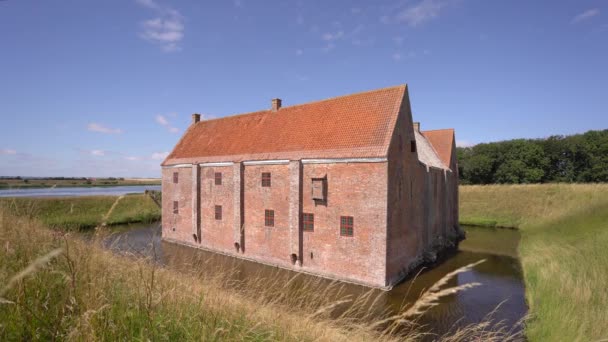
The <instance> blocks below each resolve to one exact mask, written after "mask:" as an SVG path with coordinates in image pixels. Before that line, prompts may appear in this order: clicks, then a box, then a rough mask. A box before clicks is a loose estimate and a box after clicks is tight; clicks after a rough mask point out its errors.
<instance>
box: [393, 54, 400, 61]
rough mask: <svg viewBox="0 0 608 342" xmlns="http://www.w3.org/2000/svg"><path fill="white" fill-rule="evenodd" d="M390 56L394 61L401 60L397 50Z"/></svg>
mask: <svg viewBox="0 0 608 342" xmlns="http://www.w3.org/2000/svg"><path fill="white" fill-rule="evenodd" d="M392 57H393V60H394V61H400V60H401V54H400V53H398V52H397V53H394V54H393V56H392Z"/></svg>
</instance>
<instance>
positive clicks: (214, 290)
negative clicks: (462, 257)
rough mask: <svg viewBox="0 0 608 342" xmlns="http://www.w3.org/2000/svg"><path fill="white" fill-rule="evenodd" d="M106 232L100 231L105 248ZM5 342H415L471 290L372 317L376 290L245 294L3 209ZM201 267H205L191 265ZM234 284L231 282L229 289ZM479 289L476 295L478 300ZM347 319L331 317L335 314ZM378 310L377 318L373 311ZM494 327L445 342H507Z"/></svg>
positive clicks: (290, 284) (275, 287)
mask: <svg viewBox="0 0 608 342" xmlns="http://www.w3.org/2000/svg"><path fill="white" fill-rule="evenodd" d="M104 231H105V229H103V228H99V229H97V230H96V232H97V233H96V234H98V235H97V237H98V238H97V240H96V241H101V238H102V237H103V233H104ZM0 260H2V262H1V263H0V317H2V320H1V321H0V340H3V341H12V340H40V341H42V340H44V341H47V340H77V341H91V340H107V341H115V340H123V341H124V340H140V341H144V340H152V341H156V340H163V341H165V340H176V341H186V340H187V341H191V340H195V341H201V340H203V341H225V340H239V341H240V340H247V341H268V340H270V341H274V340H282V341H414V340H420V338H421V337H422V336H421V334H420V333H419V332H418V330H417V327H416V325H415V324H414V322H415V319H416V318H417V317H418V316H419V315H420V314H421V313H424V311H425V310H426V309H428V307H429V306H431V305H434V304H435V303H437V302H438V300H439V299H441V298H442V297H445V296H450V295H454V293H456V292H458V291H461V290H463V289H467V288H469V287H472V285H466V284H460V285H459V286H458V287H456V288H450V287H448V285H446V284H447V283H448V282H449V280H450V279H451V278H452V277H454V276H455V275H456V274H451V275H446V277H444V278H443V279H441V280H440V281H439V282H438V283H437V284H436V285H435V286H433V287H431V288H430V289H429V291H428V292H426V293H424V294H422V296H421V298H420V299H419V300H418V301H417V302H416V303H413V304H408V306H404V308H403V310H402V312H400V313H399V314H397V315H394V316H390V317H389V316H387V315H386V314H382V313H378V312H377V311H376V310H373V307H374V303H376V302H377V301H378V300H380V301H381V300H382V296H381V295H378V296H377V295H375V294H374V293H375V292H373V291H369V292H367V293H366V294H364V295H362V296H361V297H358V298H350V297H343V299H342V300H339V301H335V302H330V301H329V299H328V298H339V296H338V295H339V294H340V293H342V287H341V286H340V285H339V283H338V282H335V283H333V284H331V285H327V284H326V283H325V282H321V281H319V280H315V279H314V278H311V280H310V281H307V282H305V283H304V284H298V287H294V284H296V283H297V282H295V281H294V280H295V278H291V279H284V278H281V277H276V278H259V279H254V281H248V282H247V285H246V286H244V285H243V286H239V285H238V284H236V283H235V282H234V280H233V279H232V278H231V277H230V274H231V272H233V270H229V269H223V270H221V271H220V272H217V273H214V275H212V276H209V275H205V274H204V273H203V272H200V267H193V268H192V272H191V273H182V272H176V271H173V270H171V269H168V268H158V267H157V266H155V265H154V264H153V263H149V262H148V261H147V260H145V259H141V258H140V259H136V258H125V257H122V256H117V255H114V254H112V253H111V252H109V251H107V250H105V249H103V248H102V247H100V246H99V244H98V243H95V240H94V241H93V242H91V243H87V242H85V241H84V240H83V239H79V238H77V237H76V234H75V233H72V232H68V233H66V232H63V231H57V230H50V229H48V228H47V227H46V226H45V225H44V224H42V223H41V222H40V221H38V220H34V219H31V218H28V217H26V216H16V215H15V214H14V213H12V212H11V209H10V207H6V206H4V203H0ZM191 262H192V263H193V264H195V263H196V264H198V265H201V264H200V263H198V261H197V260H192V261H191ZM230 279H232V280H230ZM474 290H475V289H474V288H472V289H468V291H474ZM344 305H346V310H345V311H344V312H343V313H341V314H340V315H337V316H336V315H333V314H332V313H333V312H334V309H335V308H337V307H339V306H340V307H342V308H344ZM370 308H371V309H370ZM488 327H489V323H488V322H481V323H479V324H475V325H471V326H468V327H466V328H463V329H460V330H457V331H453V332H451V333H450V334H449V335H446V336H440V337H437V340H439V341H470V340H477V341H505V340H507V341H508V340H511V339H514V338H517V336H514V335H510V333H509V332H507V331H505V330H501V331H491V330H489V329H488Z"/></svg>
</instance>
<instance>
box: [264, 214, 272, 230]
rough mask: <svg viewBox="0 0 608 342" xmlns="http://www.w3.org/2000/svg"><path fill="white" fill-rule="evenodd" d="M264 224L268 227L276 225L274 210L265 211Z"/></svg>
mask: <svg viewBox="0 0 608 342" xmlns="http://www.w3.org/2000/svg"><path fill="white" fill-rule="evenodd" d="M264 225H265V226H266V227H274V210H265V211H264Z"/></svg>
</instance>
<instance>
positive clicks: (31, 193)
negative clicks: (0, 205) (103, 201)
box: [0, 185, 160, 197]
mask: <svg viewBox="0 0 608 342" xmlns="http://www.w3.org/2000/svg"><path fill="white" fill-rule="evenodd" d="M145 190H158V191H160V185H133V186H103V187H102V186H100V187H88V188H85V187H73V188H36V189H0V197H65V196H119V195H124V194H130V193H143V192H144V191H145Z"/></svg>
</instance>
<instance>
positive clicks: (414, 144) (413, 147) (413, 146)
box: [410, 140, 416, 153]
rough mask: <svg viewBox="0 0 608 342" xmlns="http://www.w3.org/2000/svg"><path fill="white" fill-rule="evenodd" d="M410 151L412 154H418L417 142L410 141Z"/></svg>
mask: <svg viewBox="0 0 608 342" xmlns="http://www.w3.org/2000/svg"><path fill="white" fill-rule="evenodd" d="M410 151H411V152H412V153H414V152H416V140H412V141H410Z"/></svg>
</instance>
